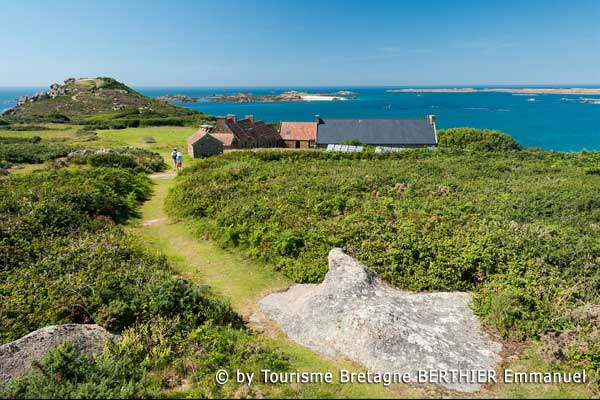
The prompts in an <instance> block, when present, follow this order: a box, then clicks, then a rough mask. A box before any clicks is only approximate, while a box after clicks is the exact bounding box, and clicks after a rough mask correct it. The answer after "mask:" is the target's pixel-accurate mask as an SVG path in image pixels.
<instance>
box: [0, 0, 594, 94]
mask: <svg viewBox="0 0 600 400" xmlns="http://www.w3.org/2000/svg"><path fill="white" fill-rule="evenodd" d="M1 1H2V4H1V6H0V38H1V39H0V40H1V42H0V43H2V45H1V46H0V86H36V85H40V86H47V85H49V84H50V83H52V82H55V81H61V80H62V79H64V78H65V77H67V76H77V77H84V76H88V77H89V76H112V77H115V78H117V79H119V80H121V81H123V82H125V83H127V84H129V85H133V86H170V85H195V86H220V85H225V86H241V85H248V86H263V85H266V86H277V85H282V86H286V85H300V86H302V85H469V84H557V85H558V84H577V83H580V84H596V85H597V84H600V0H562V1H559V0H514V1H513V0H504V1H491V0H490V1H474V0H419V1H406V0H388V1H381V0H360V1H358V0H356V1H355V0H344V1H337V0H336V1H334V0H322V1H312V0H305V1H292V0H265V1H261V0H255V1H252V0H244V1H242V0H240V1H228V0H217V1H212V0H206V1H201V0H196V1H191V0H190V1H183V0H181V1H177V0H171V1H153V0H143V1H133V0H132V1H127V0H119V1H113V0H103V1H91V0H89V1H87V0H86V1H60V0H55V1H46V0H44V1H29V0H19V1H9V0H1Z"/></svg>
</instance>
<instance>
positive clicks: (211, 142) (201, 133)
mask: <svg viewBox="0 0 600 400" xmlns="http://www.w3.org/2000/svg"><path fill="white" fill-rule="evenodd" d="M187 145H188V154H189V156H190V157H192V158H199V157H208V156H213V155H216V154H221V153H222V152H223V142H221V141H220V140H218V139H217V138H215V137H214V136H212V135H211V134H210V133H208V132H207V131H206V130H205V129H204V128H200V129H199V130H198V132H196V133H194V134H193V135H192V136H190V137H189V138H188V139H187Z"/></svg>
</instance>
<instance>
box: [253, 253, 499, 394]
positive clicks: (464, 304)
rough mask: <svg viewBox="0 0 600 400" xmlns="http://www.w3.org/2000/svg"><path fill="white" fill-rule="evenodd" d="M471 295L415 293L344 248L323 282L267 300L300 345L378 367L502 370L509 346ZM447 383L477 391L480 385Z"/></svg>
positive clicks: (332, 256)
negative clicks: (483, 321)
mask: <svg viewBox="0 0 600 400" xmlns="http://www.w3.org/2000/svg"><path fill="white" fill-rule="evenodd" d="M470 303H471V296H470V294H468V293H460V292H450V293H412V292H408V291H403V290H399V289H396V288H393V287H390V286H389V285H388V284H386V283H385V282H383V281H382V280H381V279H380V278H379V277H378V276H377V274H376V273H375V272H374V271H372V270H370V269H369V268H367V267H365V266H364V265H362V264H361V263H360V262H358V261H356V260H355V259H353V258H352V257H350V256H348V255H346V254H344V253H343V252H342V251H341V250H340V249H333V250H331V252H330V253H329V272H328V273H327V275H326V276H325V279H324V281H323V283H321V284H319V285H315V284H300V285H294V286H292V287H291V288H290V289H289V290H287V291H286V292H282V293H274V294H271V295H269V296H267V297H265V298H264V299H262V300H261V302H260V305H261V309H262V311H263V312H264V313H265V314H266V315H267V316H268V317H269V318H271V319H272V320H275V321H276V322H277V323H278V324H279V325H280V327H281V328H282V329H283V330H284V331H285V332H286V333H287V334H288V336H290V338H292V339H293V340H295V341H296V342H298V343H300V344H302V345H304V346H307V347H309V348H310V349H312V350H314V351H316V352H318V353H320V354H322V355H325V356H326V357H329V358H338V357H348V358H350V359H353V360H355V361H358V362H360V363H361V364H363V365H364V366H366V367H367V368H369V370H371V371H374V372H390V373H397V372H400V373H403V372H410V373H411V376H412V377H413V380H414V378H415V377H416V374H417V373H418V370H427V369H437V370H446V371H448V370H453V369H455V370H494V369H495V367H496V364H497V363H498V362H499V361H500V356H499V354H498V353H499V352H500V350H501V345H500V344H499V343H497V342H495V341H494V340H492V339H491V338H490V337H489V335H488V334H486V333H485V332H484V331H483V330H482V329H481V325H480V322H479V320H478V318H477V316H475V315H474V313H473V311H472V310H471V307H470ZM444 386H446V387H448V388H450V389H455V390H461V391H475V390H478V389H479V388H480V385H479V384H476V383H464V382H454V383H448V384H444Z"/></svg>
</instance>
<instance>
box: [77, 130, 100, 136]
mask: <svg viewBox="0 0 600 400" xmlns="http://www.w3.org/2000/svg"><path fill="white" fill-rule="evenodd" d="M96 135H98V133H97V132H96V131H93V130H91V129H78V130H76V131H75V136H96Z"/></svg>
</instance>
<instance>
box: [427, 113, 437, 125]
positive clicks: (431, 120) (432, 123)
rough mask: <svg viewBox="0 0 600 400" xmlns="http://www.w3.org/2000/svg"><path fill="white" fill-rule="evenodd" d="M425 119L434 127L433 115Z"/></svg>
mask: <svg viewBox="0 0 600 400" xmlns="http://www.w3.org/2000/svg"><path fill="white" fill-rule="evenodd" d="M427 119H429V123H430V124H431V125H433V126H435V115H428V116H427Z"/></svg>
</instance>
